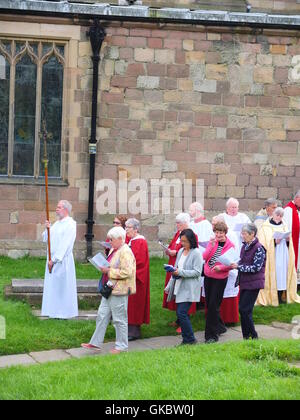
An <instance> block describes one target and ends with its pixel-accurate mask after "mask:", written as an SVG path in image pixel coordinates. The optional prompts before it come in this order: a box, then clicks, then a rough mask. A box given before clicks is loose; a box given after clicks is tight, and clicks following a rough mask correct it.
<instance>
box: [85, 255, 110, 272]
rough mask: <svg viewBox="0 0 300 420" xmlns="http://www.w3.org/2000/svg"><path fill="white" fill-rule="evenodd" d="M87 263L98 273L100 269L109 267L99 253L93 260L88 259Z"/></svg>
mask: <svg viewBox="0 0 300 420" xmlns="http://www.w3.org/2000/svg"><path fill="white" fill-rule="evenodd" d="M89 262H90V263H91V264H92V265H93V266H94V267H95V268H97V270H99V271H101V270H100V267H109V263H108V262H107V260H106V258H105V257H104V255H102V254H101V252H99V254H96V255H95V256H94V257H93V258H89Z"/></svg>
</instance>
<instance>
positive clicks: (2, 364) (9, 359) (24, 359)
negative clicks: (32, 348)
mask: <svg viewBox="0 0 300 420" xmlns="http://www.w3.org/2000/svg"><path fill="white" fill-rule="evenodd" d="M35 364H36V361H35V360H34V359H33V358H32V357H30V356H29V355H28V354H17V355H12V356H1V357H0V369H3V368H7V367H11V366H18V365H23V366H29V365H35Z"/></svg>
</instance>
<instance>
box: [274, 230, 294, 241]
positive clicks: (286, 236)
mask: <svg viewBox="0 0 300 420" xmlns="http://www.w3.org/2000/svg"><path fill="white" fill-rule="evenodd" d="M290 236H291V232H274V235H273V238H274V239H280V240H282V239H289V238H290Z"/></svg>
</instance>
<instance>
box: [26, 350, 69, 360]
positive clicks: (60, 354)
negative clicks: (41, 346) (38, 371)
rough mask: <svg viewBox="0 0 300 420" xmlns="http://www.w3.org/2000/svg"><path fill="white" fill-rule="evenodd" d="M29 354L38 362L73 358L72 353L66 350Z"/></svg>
mask: <svg viewBox="0 0 300 420" xmlns="http://www.w3.org/2000/svg"><path fill="white" fill-rule="evenodd" d="M29 356H31V357H32V358H33V359H34V360H35V361H36V362H38V363H48V362H59V361H61V360H66V359H71V355H70V354H68V353H66V352H65V351H64V350H49V351H40V352H32V353H29Z"/></svg>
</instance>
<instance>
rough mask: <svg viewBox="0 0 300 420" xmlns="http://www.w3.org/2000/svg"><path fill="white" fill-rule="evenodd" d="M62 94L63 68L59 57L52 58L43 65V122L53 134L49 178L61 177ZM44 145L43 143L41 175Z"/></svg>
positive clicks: (49, 147)
mask: <svg viewBox="0 0 300 420" xmlns="http://www.w3.org/2000/svg"><path fill="white" fill-rule="evenodd" d="M62 92H63V66H62V64H61V63H60V62H59V61H58V59H57V57H55V56H51V58H50V60H48V62H47V63H45V64H44V65H43V84H42V115H41V117H42V120H43V119H45V121H46V124H47V131H48V132H50V133H51V134H52V137H51V139H50V140H49V141H48V143H47V152H48V155H49V156H51V159H50V160H49V166H48V173H49V176H53V177H59V176H60V156H61V153H60V152H61V119H62V99H63V97H62ZM43 155H44V144H43V143H41V159H40V162H41V174H43V170H42V159H43Z"/></svg>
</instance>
